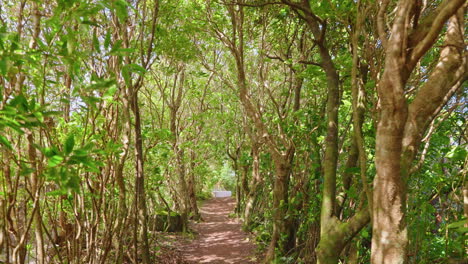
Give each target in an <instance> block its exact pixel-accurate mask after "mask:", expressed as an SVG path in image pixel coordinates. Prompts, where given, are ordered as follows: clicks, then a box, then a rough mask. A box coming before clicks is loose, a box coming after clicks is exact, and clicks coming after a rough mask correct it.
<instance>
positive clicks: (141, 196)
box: [131, 91, 150, 264]
mask: <svg viewBox="0 0 468 264" xmlns="http://www.w3.org/2000/svg"><path fill="white" fill-rule="evenodd" d="M131 94H132V99H133V100H132V111H133V114H134V116H135V126H134V133H135V156H136V160H135V172H136V176H135V210H137V215H136V219H138V222H136V221H135V227H134V228H137V227H138V226H140V240H141V241H142V243H143V248H142V250H143V251H142V252H141V257H142V259H143V263H144V264H149V263H150V251H149V244H148V222H147V219H148V213H147V209H146V195H145V174H144V159H143V138H142V136H141V117H140V107H139V105H138V91H132V92H131ZM135 246H137V245H135ZM135 251H136V252H137V251H138V248H137V247H136V248H135ZM138 256H139V255H136V256H135V259H138Z"/></svg>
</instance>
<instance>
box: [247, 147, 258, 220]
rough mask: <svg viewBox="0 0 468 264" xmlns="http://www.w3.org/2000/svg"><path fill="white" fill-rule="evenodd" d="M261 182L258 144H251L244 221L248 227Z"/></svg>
mask: <svg viewBox="0 0 468 264" xmlns="http://www.w3.org/2000/svg"><path fill="white" fill-rule="evenodd" d="M261 182H262V178H261V175H260V144H259V143H258V142H253V143H252V180H251V183H250V191H249V193H248V196H247V202H246V203H245V210H244V220H245V225H246V226H247V227H249V226H250V225H251V224H252V211H253V209H254V205H255V202H256V199H257V194H258V189H259V187H260V184H261Z"/></svg>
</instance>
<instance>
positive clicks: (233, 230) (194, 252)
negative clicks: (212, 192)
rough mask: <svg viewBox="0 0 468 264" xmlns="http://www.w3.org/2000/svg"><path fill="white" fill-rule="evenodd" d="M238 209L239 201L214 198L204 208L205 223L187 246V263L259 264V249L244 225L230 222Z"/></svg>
mask: <svg viewBox="0 0 468 264" xmlns="http://www.w3.org/2000/svg"><path fill="white" fill-rule="evenodd" d="M234 207H235V200H234V198H232V197H229V198H213V199H211V200H209V201H207V202H205V204H204V205H203V207H202V208H201V210H200V211H201V214H202V218H203V220H204V221H202V222H200V223H195V224H194V225H193V226H192V228H193V229H194V230H195V232H196V233H197V237H196V238H195V240H193V241H192V242H191V243H190V244H187V245H185V246H184V248H183V250H182V252H183V256H184V259H185V260H187V261H189V262H190V263H212V264H221V263H230V264H231V263H239V264H240V263H242V264H248V263H256V262H255V261H254V260H253V256H254V253H255V252H254V251H255V246H254V244H253V243H252V242H250V241H249V236H248V235H247V234H246V233H245V232H243V231H242V229H241V223H240V221H239V220H237V219H235V218H229V214H231V213H232V212H233V210H234Z"/></svg>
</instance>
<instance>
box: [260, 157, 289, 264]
mask: <svg viewBox="0 0 468 264" xmlns="http://www.w3.org/2000/svg"><path fill="white" fill-rule="evenodd" d="M289 154H290V155H294V149H290V153H289ZM289 157H290V156H289V155H286V156H275V157H273V161H274V164H275V178H274V181H273V233H272V235H271V241H270V245H269V247H268V250H267V253H266V256H265V262H266V263H269V262H271V261H273V260H274V259H275V250H279V252H280V255H284V254H285V253H287V252H288V251H289V250H290V249H291V248H289V246H290V245H291V243H290V241H289V239H290V237H289V236H288V232H287V231H288V227H287V226H286V223H287V222H286V221H285V218H286V215H287V212H288V188H289V180H290V174H291V163H290V158H289ZM282 236H283V237H282Z"/></svg>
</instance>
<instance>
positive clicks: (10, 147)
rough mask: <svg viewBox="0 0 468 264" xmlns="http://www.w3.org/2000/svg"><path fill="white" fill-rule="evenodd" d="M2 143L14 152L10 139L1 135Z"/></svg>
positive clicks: (0, 141) (0, 140)
mask: <svg viewBox="0 0 468 264" xmlns="http://www.w3.org/2000/svg"><path fill="white" fill-rule="evenodd" d="M0 143H1V144H2V145H4V146H5V147H7V148H8V149H9V150H13V147H12V146H11V143H10V141H8V139H7V138H6V137H4V136H2V135H0Z"/></svg>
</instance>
